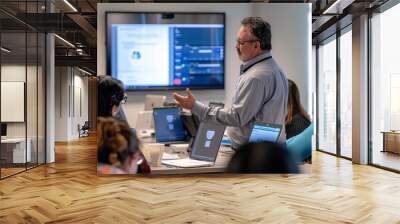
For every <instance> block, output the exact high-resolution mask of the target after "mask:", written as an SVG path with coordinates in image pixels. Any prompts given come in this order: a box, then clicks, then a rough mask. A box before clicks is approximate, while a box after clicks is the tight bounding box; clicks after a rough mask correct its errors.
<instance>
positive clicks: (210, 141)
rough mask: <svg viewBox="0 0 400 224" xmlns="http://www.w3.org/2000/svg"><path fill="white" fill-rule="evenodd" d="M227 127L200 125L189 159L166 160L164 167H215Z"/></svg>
mask: <svg viewBox="0 0 400 224" xmlns="http://www.w3.org/2000/svg"><path fill="white" fill-rule="evenodd" d="M224 131H225V126H223V125H219V124H215V123H213V122H202V123H200V126H199V129H198V130H197V133H196V137H195V138H194V141H193V143H192V145H191V151H190V154H189V158H184V159H176V160H164V161H162V163H163V164H164V165H170V166H176V167H183V168H190V167H207V166H213V165H214V163H215V160H216V159H217V155H218V151H219V147H220V145H221V140H222V137H223V136H224Z"/></svg>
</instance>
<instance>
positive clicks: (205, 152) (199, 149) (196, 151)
mask: <svg viewBox="0 0 400 224" xmlns="http://www.w3.org/2000/svg"><path fill="white" fill-rule="evenodd" d="M224 131H225V126H223V125H220V124H215V123H212V122H202V123H200V126H199V129H198V130H197V133H196V137H195V139H194V142H193V144H192V151H191V154H190V158H191V159H197V160H202V161H209V162H215V159H216V158H217V155H218V150H219V147H220V145H221V140H222V137H223V136H224Z"/></svg>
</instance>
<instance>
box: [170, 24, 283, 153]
mask: <svg viewBox="0 0 400 224" xmlns="http://www.w3.org/2000/svg"><path fill="white" fill-rule="evenodd" d="M236 50H237V53H238V55H239V58H240V60H242V61H243V64H242V65H241V66H240V76H239V78H238V81H237V84H236V89H235V94H234V96H233V99H232V106H231V107H230V108H224V109H221V108H210V107H207V106H205V105H204V104H202V103H201V102H199V101H196V98H195V97H194V96H193V95H192V93H191V91H190V90H189V89H186V92H187V96H181V95H179V94H177V93H174V95H173V96H174V99H175V100H176V102H177V103H178V104H179V105H180V106H181V107H183V108H185V109H189V110H191V111H192V113H193V114H195V115H197V116H198V117H199V118H200V119H201V120H203V119H211V120H214V121H215V122H217V123H220V124H222V125H226V126H229V127H228V128H227V132H228V135H229V137H230V138H231V140H232V147H233V148H235V149H237V148H238V147H239V146H240V145H242V144H244V143H246V142H248V140H249V137H250V133H251V129H252V128H253V125H254V122H256V121H257V122H266V123H273V124H280V125H282V128H283V130H282V134H281V136H280V138H279V142H282V143H283V142H285V140H286V132H285V130H284V127H285V125H284V124H285V118H286V114H287V100H288V82H287V79H286V76H285V75H284V74H283V72H282V70H281V69H280V68H279V66H278V64H277V63H276V62H275V60H274V59H273V58H272V55H271V52H270V51H271V27H270V25H269V24H268V23H267V22H266V21H264V20H263V19H262V18H260V17H248V18H245V19H243V20H242V23H241V27H240V29H239V32H238V38H237V43H236Z"/></svg>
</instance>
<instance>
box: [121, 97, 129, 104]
mask: <svg viewBox="0 0 400 224" xmlns="http://www.w3.org/2000/svg"><path fill="white" fill-rule="evenodd" d="M127 99H128V96H127V95H124V98H122V100H121V104H125V103H126V100H127Z"/></svg>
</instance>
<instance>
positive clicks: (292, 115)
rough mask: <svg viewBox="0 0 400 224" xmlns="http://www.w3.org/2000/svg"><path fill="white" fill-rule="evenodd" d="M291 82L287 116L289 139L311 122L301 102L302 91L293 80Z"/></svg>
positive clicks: (287, 134)
mask: <svg viewBox="0 0 400 224" xmlns="http://www.w3.org/2000/svg"><path fill="white" fill-rule="evenodd" d="M288 82H289V98H288V107H287V111H288V113H287V117H286V125H285V129H286V138H287V139H289V138H291V137H293V136H296V135H298V134H300V133H301V132H303V131H304V130H305V129H306V128H307V127H308V126H309V125H310V124H311V119H310V116H309V115H308V114H307V112H306V111H305V110H304V107H303V106H302V105H301V102H300V92H299V89H298V88H297V85H296V83H295V82H293V81H292V80H290V79H289V80H288Z"/></svg>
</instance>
